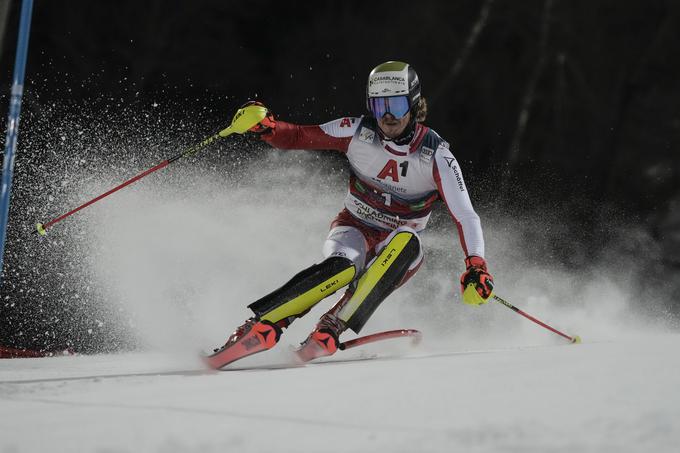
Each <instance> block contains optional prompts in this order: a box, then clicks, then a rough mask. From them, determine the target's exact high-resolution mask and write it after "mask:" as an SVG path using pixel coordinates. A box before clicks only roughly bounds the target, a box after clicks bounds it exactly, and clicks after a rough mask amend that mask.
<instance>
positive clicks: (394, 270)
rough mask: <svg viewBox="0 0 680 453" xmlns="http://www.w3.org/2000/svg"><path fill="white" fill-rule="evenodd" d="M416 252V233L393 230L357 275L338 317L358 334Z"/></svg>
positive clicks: (412, 260) (397, 283) (407, 267)
mask: <svg viewBox="0 0 680 453" xmlns="http://www.w3.org/2000/svg"><path fill="white" fill-rule="evenodd" d="M419 255H420V240H419V239H418V236H416V235H415V234H413V233H410V232H407V231H404V232H400V233H397V234H396V235H395V236H394V238H392V240H391V241H390V242H389V243H388V244H387V245H386V246H385V248H384V249H383V250H382V252H380V254H379V255H378V256H377V257H376V259H375V260H374V261H373V263H372V264H371V265H370V266H369V267H368V269H366V272H364V274H363V275H362V276H361V278H360V279H359V282H358V283H357V286H356V289H355V290H354V294H353V295H352V297H351V298H350V300H349V301H347V303H346V304H345V305H344V306H343V307H342V308H341V309H340V310H339V312H338V317H339V318H340V319H342V320H343V321H344V322H345V323H346V324H347V327H349V328H350V329H352V330H353V331H354V332H356V333H359V331H360V330H361V329H362V327H364V324H366V322H367V321H368V318H370V317H371V315H372V314H373V312H374V311H375V310H376V308H378V306H379V305H380V303H381V302H382V301H383V300H385V298H386V297H387V296H389V295H390V293H392V291H393V290H394V289H396V288H397V286H398V285H399V283H400V282H401V281H402V279H403V278H404V276H405V275H406V273H407V272H408V269H409V267H410V266H411V265H412V264H413V263H414V261H415V260H416V259H417V258H418V256H419Z"/></svg>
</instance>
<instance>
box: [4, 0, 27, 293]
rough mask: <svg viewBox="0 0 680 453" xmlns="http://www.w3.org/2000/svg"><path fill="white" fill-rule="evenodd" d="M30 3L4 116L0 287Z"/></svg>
mask: <svg viewBox="0 0 680 453" xmlns="http://www.w3.org/2000/svg"><path fill="white" fill-rule="evenodd" d="M32 11H33V0H23V1H22V2H21V19H20V21H19V40H18V41H17V54H16V58H15V60H14V81H13V82H12V96H11V98H10V101H9V114H8V116H7V137H6V138H5V160H4V164H3V168H2V188H1V189H0V286H1V285H2V269H3V262H4V256H5V239H6V238H7V221H8V217H9V196H10V192H11V190H12V176H13V175H14V154H15V152H16V149H17V136H18V135H19V114H20V113H21V98H22V96H23V94H24V75H25V73H26V56H27V53H28V35H29V33H30V31H31V13H32Z"/></svg>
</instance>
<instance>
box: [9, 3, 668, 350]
mask: <svg viewBox="0 0 680 453" xmlns="http://www.w3.org/2000/svg"><path fill="white" fill-rule="evenodd" d="M4 4H5V5H6V4H7V2H5V3H4ZM5 9H6V14H5V16H6V28H5V33H4V35H3V36H2V39H3V41H2V54H1V58H0V62H1V68H2V72H1V73H0V76H1V77H2V87H3V88H2V103H1V104H0V107H2V109H0V111H3V112H4V111H6V106H7V98H8V96H7V95H8V93H9V88H10V83H11V72H12V68H13V61H14V48H15V44H16V41H15V40H16V34H17V27H18V15H19V14H18V13H19V9H20V2H18V1H12V2H9V7H8V8H5ZM0 12H1V9H0ZM679 57H680V2H678V1H675V0H666V1H664V0H649V1H636V0H609V1H604V0H603V1H597V0H596V1H592V0H523V1H515V0H493V1H492V0H464V1H462V0H460V1H438V2H428V1H420V2H383V1H370V2H369V1H349V0H346V1H339V2H294V1H288V2H281V1H277V2H274V1H259V2H230V1H207V0H194V1H191V2H179V1H175V2H171V1H159V0H149V1H115V2H93V1H83V0H79V1H68V2H67V1H47V0H37V1H36V2H35V6H34V13H33V24H32V33H31V38H30V48H29V57H28V67H27V82H26V94H25V99H24V102H25V104H24V111H23V112H22V113H23V116H22V121H23V123H22V129H21V130H22V132H24V134H25V133H26V131H31V130H35V128H36V127H37V126H43V129H42V131H43V134H42V136H41V137H36V136H35V134H34V136H33V137H32V138H31V137H27V136H26V135H20V138H19V144H20V146H19V154H18V157H17V162H18V163H20V162H21V160H22V159H27V158H28V157H27V156H26V154H23V155H22V153H25V152H26V148H29V149H35V150H36V153H38V155H39V153H40V151H39V149H38V148H40V147H41V146H42V145H41V143H43V142H41V141H40V140H41V139H42V140H44V141H45V142H44V143H47V144H49V143H50V142H52V143H54V141H55V140H57V136H58V135H59V134H67V133H68V131H69V126H68V125H67V123H64V122H63V121H62V122H61V123H59V126H58V127H60V128H61V129H60V130H59V133H56V132H55V133H54V134H53V135H50V133H49V129H50V125H51V124H52V125H53V126H54V127H57V126H56V125H55V124H53V123H51V121H53V120H54V118H55V117H56V116H57V115H58V118H59V119H60V120H62V119H63V118H65V117H68V118H72V119H73V118H76V119H73V121H75V122H76V123H78V120H77V118H80V121H89V122H90V123H91V122H95V123H96V122H101V124H102V126H103V125H104V124H106V121H107V118H106V116H107V115H110V118H109V119H110V120H111V121H114V122H115V121H122V120H121V118H122V116H123V115H122V113H121V112H125V114H126V115H133V116H135V117H136V119H139V121H140V124H146V123H144V120H143V118H144V116H143V113H144V112H148V111H153V107H154V106H156V105H157V104H158V103H160V104H161V105H162V106H163V113H162V115H164V117H165V118H168V121H171V122H172V125H173V131H172V133H170V134H169V135H173V134H175V135H176V136H177V137H183V138H182V140H186V142H187V143H191V140H192V139H195V138H199V137H201V136H202V135H201V134H203V136H204V135H205V133H209V132H211V131H214V130H216V129H218V128H219V127H220V126H222V125H224V124H225V123H226V122H227V121H228V119H229V118H230V116H231V115H232V113H233V111H234V109H235V108H236V107H238V106H239V105H240V104H241V103H243V102H244V101H246V100H248V99H251V98H258V99H260V100H262V101H263V102H265V103H266V104H267V105H268V106H270V108H271V109H272V110H273V111H274V112H275V113H276V114H277V116H278V117H279V118H281V119H284V120H289V121H293V122H302V123H321V122H325V121H328V120H330V119H334V118H336V117H339V116H344V115H360V114H362V113H363V112H364V109H365V107H364V106H365V103H364V92H365V81H366V78H367V75H368V72H369V71H370V69H371V68H373V67H374V66H376V65H377V64H379V63H381V62H383V61H386V60H390V59H395V60H403V61H407V62H409V63H411V64H412V65H413V66H414V67H415V68H416V70H417V71H418V73H419V75H420V78H421V83H422V87H423V88H422V89H423V95H424V96H425V97H426V98H427V99H428V102H429V106H430V109H429V119H428V121H427V124H428V125H430V126H431V127H433V128H434V129H435V130H437V131H438V132H439V133H440V135H442V136H443V137H445V138H446V139H447V140H448V141H450V142H451V143H452V145H453V150H454V154H456V156H457V157H458V158H459V160H460V161H461V162H463V163H464V166H465V169H466V176H467V179H468V180H469V181H472V182H471V183H469V184H471V185H472V187H473V188H476V190H475V191H474V195H475V198H476V199H477V202H478V203H479V204H481V205H482V206H486V207H493V206H496V207H497V208H498V209H503V210H506V211H508V212H516V213H518V215H521V213H522V212H531V213H533V214H534V215H535V214H536V213H537V212H538V213H540V212H541V211H542V210H545V211H546V212H548V211H550V212H567V211H568V212H569V214H568V215H569V219H565V220H568V221H569V222H573V223H574V225H577V227H575V230H578V232H579V233H578V234H579V237H578V240H579V241H581V244H583V246H584V247H589V248H591V249H592V248H594V249H597V248H598V247H605V246H606V242H607V233H606V231H608V230H607V229H606V228H603V224H605V223H608V222H620V223H626V224H628V225H639V226H640V227H641V228H642V229H644V231H646V232H648V233H649V235H650V237H652V238H653V240H654V241H655V247H658V248H659V249H660V250H661V254H660V255H659V260H658V263H656V264H655V266H656V267H655V268H654V270H653V271H650V272H653V273H661V274H662V275H663V276H664V278H665V279H667V280H668V279H669V278H670V279H671V280H677V269H678V268H677V266H678V265H679V264H680V218H679V214H678V208H679V207H680V171H679V169H680V152H679V150H680V107H679V106H680V58H679ZM55 106H56V107H55ZM93 112H98V113H97V114H95V113H93ZM128 117H129V116H128ZM83 118H85V120H83ZM103 127H104V126H103ZM46 131H47V132H46ZM114 133H115V132H114ZM44 143H43V144H44ZM157 144H158V148H159V149H160V148H162V143H160V142H158V143H157ZM22 146H23V149H22ZM165 155H166V156H167V153H166V154H165ZM34 157H35V155H34ZM53 164H54V165H55V166H56V168H55V174H56V173H57V170H58V165H59V164H58V162H54V163H53ZM27 167H30V165H25V166H24V169H23V170H19V171H18V176H17V178H18V180H19V182H21V180H22V178H26V179H27V180H28V179H30V173H31V171H30V170H28V169H26V168H27ZM527 194H529V195H532V196H531V199H532V201H531V202H530V203H527V199H528V195H527ZM539 194H540V196H538V195H539ZM536 200H539V201H536ZM34 201H35V200H32V199H31V198H30V196H29V195H28V194H25V193H23V192H22V189H21V187H20V186H19V184H18V183H17V185H16V186H15V189H14V191H13V209H14V210H15V211H16V210H17V209H18V208H15V207H14V206H15V205H18V206H28V205H31V204H32V203H33V202H34ZM565 205H569V206H570V207H571V208H570V209H566V208H564V206H565ZM612 213H613V214H612ZM613 219H615V220H613ZM10 221H11V222H12V221H13V219H12V218H10ZM10 235H11V237H10V242H9V243H8V247H9V254H10V257H9V258H6V260H5V274H6V279H7V281H8V283H6V284H5V285H4V286H3V288H2V294H3V304H2V305H0V314H1V315H2V321H0V327H2V329H3V330H2V332H1V334H0V343H2V342H4V343H5V344H11V345H16V346H22V347H35V348H43V349H44V348H47V349H49V348H53V347H62V346H64V345H68V346H73V347H76V348H77V347H78V344H79V340H78V338H79V337H78V334H77V333H74V330H73V329H70V330H69V329H66V330H64V329H61V330H59V329H57V331H58V333H54V332H55V331H54V330H53V327H54V326H53V324H54V322H53V318H49V317H43V318H41V319H35V318H31V317H30V316H28V315H27V313H28V312H29V311H28V308H27V307H34V306H35V301H34V299H31V297H35V296H30V295H29V296H27V295H26V291H28V292H29V293H30V290H29V289H28V288H29V287H35V282H33V283H31V281H30V279H29V278H27V277H26V275H27V274H25V273H24V274H22V273H21V272H18V271H16V272H11V271H10V270H9V269H12V266H15V268H16V266H17V264H16V260H18V261H20V262H21V256H22V253H23V254H30V253H33V252H32V251H31V250H29V249H27V248H26V247H24V246H22V243H23V242H24V237H23V236H22V235H21V232H17V231H15V232H12V231H10ZM12 235H13V236H12ZM12 256H14V258H12ZM565 259H566V258H565ZM584 259H587V258H584ZM582 264H583V263H582V262H576V263H573V265H575V266H577V265H582ZM19 267H20V266H19ZM44 285H46V286H49V285H50V283H49V282H45V283H44ZM44 291H48V288H44ZM48 292H49V291H48ZM9 296H11V297H9ZM10 299H11V300H12V301H19V302H21V301H29V300H30V301H31V302H26V303H23V304H22V303H19V304H18V305H21V306H23V308H21V309H20V308H18V307H17V304H11V303H10V302H6V301H9V300H10ZM46 310H47V311H50V310H49V309H46ZM45 326H47V327H45ZM50 326H51V327H50ZM51 329H52V334H51V335H49V336H46V335H43V334H42V333H40V332H43V331H45V330H48V331H50V330H51ZM33 330H34V331H35V332H37V333H35V334H26V332H30V331H33ZM75 330H77V329H75ZM18 331H21V332H22V335H21V336H20V337H18V336H17V332H18ZM3 337H4V338H3Z"/></svg>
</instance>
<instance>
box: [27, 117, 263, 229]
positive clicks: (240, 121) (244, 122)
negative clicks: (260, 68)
mask: <svg viewBox="0 0 680 453" xmlns="http://www.w3.org/2000/svg"><path fill="white" fill-rule="evenodd" d="M266 115H267V108H266V107H264V106H261V105H248V106H246V107H243V108H240V109H238V111H237V112H236V115H234V119H233V120H232V122H231V124H230V125H229V127H227V128H225V129H222V130H221V131H219V132H218V133H217V134H215V135H213V136H211V137H208V138H206V139H205V140H203V141H202V142H200V143H197V144H196V145H194V146H192V147H190V148H189V149H187V150H185V151H183V152H181V153H179V154H177V155H176V156H173V157H171V158H169V159H166V160H164V161H162V162H161V163H159V164H158V165H156V166H154V167H151V168H149V169H148V170H146V171H144V172H142V173H140V174H138V175H137V176H135V177H133V178H130V179H128V180H127V181H125V182H123V183H122V184H119V185H117V186H116V187H114V188H113V189H111V190H109V191H107V192H104V193H103V194H101V195H99V196H97V197H95V198H93V199H92V200H90V201H88V202H86V203H83V204H81V205H80V206H78V207H77V208H75V209H72V210H70V211H69V212H67V213H65V214H62V215H60V216H59V217H56V218H54V219H52V220H50V221H49V222H46V223H44V224H43V223H37V224H36V225H35V227H36V229H37V231H38V233H39V234H40V235H41V236H44V235H46V234H47V229H48V228H50V227H52V226H53V225H54V224H56V223H58V222H61V221H62V220H64V219H65V218H67V217H70V216H71V215H73V214H75V213H76V212H78V211H80V210H81V209H85V208H86V207H88V206H90V205H92V204H94V203H96V202H98V201H99V200H101V199H102V198H106V197H108V196H109V195H111V194H112V193H114V192H117V191H119V190H120V189H122V188H124V187H126V186H129V185H130V184H132V183H134V182H136V181H139V180H140V179H142V178H144V177H145V176H148V175H150V174H151V173H153V172H155V171H158V170H160V169H162V168H165V167H167V166H168V165H170V164H171V163H173V162H175V161H177V160H179V159H181V158H183V157H187V156H193V155H194V154H196V153H197V152H199V151H200V150H202V149H203V148H205V147H207V146H208V145H210V144H212V143H213V142H214V141H215V140H218V139H221V138H225V137H228V136H230V135H232V134H243V133H245V132H246V131H248V129H250V128H251V127H253V126H255V125H256V124H257V123H259V122H260V121H262V119H264V117H265V116H266Z"/></svg>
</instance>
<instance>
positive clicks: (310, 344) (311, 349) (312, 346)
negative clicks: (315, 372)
mask: <svg viewBox="0 0 680 453" xmlns="http://www.w3.org/2000/svg"><path fill="white" fill-rule="evenodd" d="M400 337H410V338H411V341H412V344H417V343H418V342H420V340H421V339H422V334H421V333H420V332H419V331H417V330H414V329H399V330H389V331H386V332H378V333H374V334H371V335H366V336H363V337H358V338H354V339H352V340H348V341H344V342H342V343H340V344H338V350H340V351H344V350H346V349H351V348H355V347H357V346H362V345H365V344H369V343H374V342H376V341H383V340H389V339H391V338H400ZM293 352H294V353H295V355H296V356H297V358H298V360H300V361H301V362H303V363H306V362H310V361H312V360H315V359H319V358H321V357H327V356H329V355H331V354H330V353H329V352H328V351H326V350H325V349H324V348H322V347H321V346H320V345H319V344H317V343H316V342H315V341H314V340H312V339H311V338H308V339H307V341H305V342H304V343H302V344H301V345H300V347H298V348H297V349H295V350H294V351H293Z"/></svg>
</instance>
